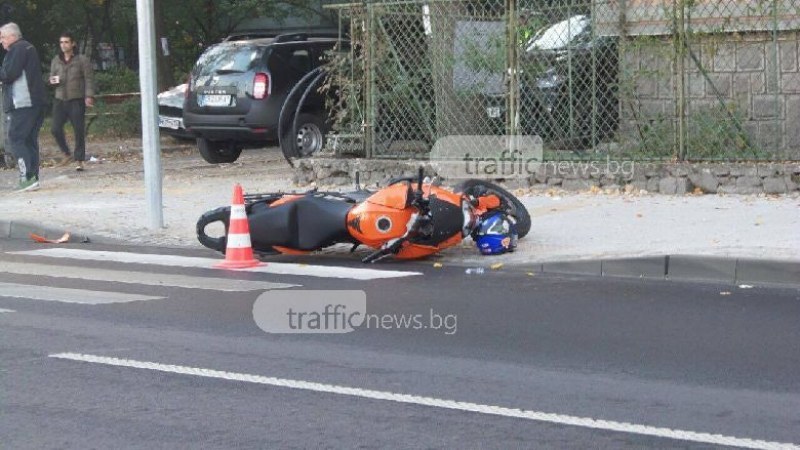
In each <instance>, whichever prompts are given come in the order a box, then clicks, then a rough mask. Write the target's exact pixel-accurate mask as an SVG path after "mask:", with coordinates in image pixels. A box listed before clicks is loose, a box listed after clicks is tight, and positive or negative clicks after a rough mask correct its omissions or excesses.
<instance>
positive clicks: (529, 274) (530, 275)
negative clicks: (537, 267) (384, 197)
mask: <svg viewBox="0 0 800 450" xmlns="http://www.w3.org/2000/svg"><path fill="white" fill-rule="evenodd" d="M528 276H529V277H535V276H536V274H535V273H533V272H528Z"/></svg>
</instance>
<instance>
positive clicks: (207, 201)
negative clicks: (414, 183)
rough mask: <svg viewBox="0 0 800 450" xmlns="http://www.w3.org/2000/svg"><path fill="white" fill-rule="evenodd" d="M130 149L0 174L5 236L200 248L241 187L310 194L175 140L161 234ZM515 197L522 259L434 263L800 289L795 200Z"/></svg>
mask: <svg viewBox="0 0 800 450" xmlns="http://www.w3.org/2000/svg"><path fill="white" fill-rule="evenodd" d="M165 142H172V141H165ZM162 145H168V144H162ZM128 150H131V153H127V152H126V151H125V149H123V151H119V150H118V149H113V150H111V151H106V152H99V151H98V150H97V149H95V150H94V153H92V150H91V149H90V153H92V154H95V155H96V156H97V157H98V158H99V159H100V160H101V162H99V163H89V164H87V168H88V170H87V171H86V172H84V173H78V172H75V171H74V169H73V168H72V167H67V168H53V167H44V168H43V169H42V172H41V180H42V188H41V190H39V191H36V192H30V193H20V194H17V193H13V192H11V191H12V189H13V188H14V186H15V185H16V182H17V174H16V171H12V170H3V171H0V237H5V236H8V235H9V234H13V235H14V236H16V237H24V236H26V235H27V233H28V232H29V231H31V226H34V227H39V228H45V229H48V230H50V234H57V235H58V236H60V235H61V234H63V232H64V231H69V232H71V233H73V234H76V235H88V236H90V237H91V238H92V240H94V241H97V240H98V239H102V238H111V239H116V240H121V241H124V242H129V243H136V244H151V245H160V246H178V247H194V248H201V246H200V244H199V243H198V242H197V239H196V235H195V223H196V221H197V218H198V217H199V216H200V215H201V214H202V213H203V212H205V211H207V210H209V209H213V208H216V207H218V206H223V205H227V204H229V202H230V197H231V192H232V186H233V184H234V183H235V182H239V183H241V184H242V186H243V187H244V189H245V192H249V193H255V192H265V191H271V190H272V191H275V190H292V189H303V187H295V186H292V185H291V177H292V174H291V171H290V170H289V168H288V166H287V165H286V163H285V162H284V161H283V158H282V157H281V156H280V153H279V152H278V151H277V150H275V149H272V150H251V151H246V152H245V153H244V154H243V155H242V158H241V159H240V160H239V161H238V162H237V163H235V164H228V165H221V166H212V165H208V164H206V163H205V162H204V161H203V160H202V159H201V158H200V157H199V155H197V153H196V150H194V148H193V146H191V145H189V146H185V147H180V146H175V145H174V143H173V148H171V149H170V150H171V151H165V152H164V157H163V159H162V165H163V168H164V181H163V203H164V220H165V225H166V228H164V229H161V230H149V229H147V228H146V220H147V205H146V203H145V196H144V182H143V171H142V162H141V157H140V156H139V155H138V154H137V152H136V151H135V149H128ZM45 159H46V158H45ZM516 193H517V194H518V195H520V196H521V197H520V198H521V199H522V201H523V202H524V203H525V205H526V206H527V207H528V209H529V210H530V212H531V216H532V218H533V227H532V229H531V232H530V234H529V235H528V237H527V238H525V239H523V240H522V241H521V242H520V246H519V249H518V251H517V252H515V253H513V254H509V255H504V256H500V257H482V256H480V255H478V254H477V252H476V250H475V248H474V247H473V246H472V244H471V240H469V239H468V240H466V241H465V242H464V243H462V245H461V246H460V247H458V248H454V249H449V250H447V251H445V252H443V253H442V254H441V256H440V257H437V258H436V259H435V260H434V261H435V262H440V263H442V264H454V265H466V266H478V265H481V266H487V267H488V266H489V265H491V264H496V263H502V264H504V265H507V266H520V265H521V266H527V267H530V268H531V270H534V271H544V272H548V271H551V272H566V273H580V274H587V273H588V274H597V275H600V274H606V275H627V276H636V275H637V274H638V276H642V277H654V278H664V275H665V274H667V275H669V274H678V273H680V272H686V273H685V275H687V276H685V278H693V275H695V276H694V278H698V277H699V278H702V279H712V280H721V281H727V280H730V281H732V282H737V281H741V280H744V279H747V277H746V276H745V277H744V278H743V277H742V275H743V272H742V270H744V269H743V268H745V267H750V265H752V264H753V263H752V261H755V263H756V264H757V265H758V266H759V267H760V269H758V270H761V271H764V270H766V272H767V273H768V274H769V273H773V274H775V273H778V272H781V271H783V272H784V274H783V275H778V276H777V279H773V278H772V276H766V275H762V276H761V278H762V279H763V281H765V282H779V283H789V284H798V285H800V195H797V194H794V195H790V196H781V197H766V196H727V197H726V196H717V195H705V196H677V197H672V196H662V195H655V194H638V193H637V194H606V193H591V192H585V193H567V192H553V191H548V192H532V191H517V192H516ZM12 232H13V233H12ZM58 236H55V237H58ZM50 237H52V236H50ZM347 248H349V246H348V247H347ZM330 251H332V252H341V253H342V254H346V252H347V249H345V248H344V247H337V248H334V249H332V250H330ZM666 256H669V257H670V258H665V257H666ZM631 258H639V259H635V260H631ZM641 258H644V259H641ZM576 261H577V263H576ZM737 261H738V262H737ZM762 261H771V262H770V263H769V264H772V262H774V261H777V262H778V263H777V264H778V265H777V266H773V265H768V266H767V267H766V269H765V268H764V267H763V263H762ZM564 262H567V263H566V264H564ZM743 264H744V265H743ZM748 264H749V265H748ZM775 267H778V269H776V268H775ZM621 268H622V269H621ZM748 270H751V269H748ZM776 270H777V272H776ZM695 272H696V273H695ZM764 277H766V278H764ZM670 278H675V276H671V277H670ZM756 281H759V280H756Z"/></svg>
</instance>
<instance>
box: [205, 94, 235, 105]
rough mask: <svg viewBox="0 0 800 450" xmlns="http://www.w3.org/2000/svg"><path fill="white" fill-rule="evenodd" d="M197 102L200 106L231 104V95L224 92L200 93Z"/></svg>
mask: <svg viewBox="0 0 800 450" xmlns="http://www.w3.org/2000/svg"><path fill="white" fill-rule="evenodd" d="M197 104H199V105H200V106H230V105H231V96H230V95H222V94H210V95H199V96H198V97H197Z"/></svg>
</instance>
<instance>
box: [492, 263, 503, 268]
mask: <svg viewBox="0 0 800 450" xmlns="http://www.w3.org/2000/svg"><path fill="white" fill-rule="evenodd" d="M489 267H491V268H492V270H499V269H502V268H503V263H497V264H492V265H491V266H489Z"/></svg>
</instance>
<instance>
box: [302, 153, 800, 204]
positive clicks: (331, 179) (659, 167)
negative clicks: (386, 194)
mask: <svg viewBox="0 0 800 450" xmlns="http://www.w3.org/2000/svg"><path fill="white" fill-rule="evenodd" d="M593 163H595V164H593ZM420 165H422V166H423V167H424V168H425V172H426V174H427V175H433V174H435V171H434V169H433V167H432V166H431V165H429V164H427V163H425V162H420V161H413V160H405V161H387V160H365V159H335V158H313V159H303V160H299V161H297V165H296V167H295V175H294V182H295V184H298V185H308V184H310V183H315V184H316V185H317V186H318V187H327V186H353V185H354V183H355V177H356V172H358V173H359V178H360V180H359V181H360V183H361V185H362V186H376V185H378V186H382V185H385V184H386V182H387V181H388V180H390V179H391V178H393V177H398V176H403V175H414V174H416V171H417V168H418V167H420ZM457 181H458V180H447V184H454V183H455V182H457ZM503 184H504V185H506V186H507V187H509V188H512V189H517V188H529V187H533V188H547V187H549V188H559V189H564V190H569V191H581V190H587V189H591V188H593V187H597V188H601V189H620V190H634V191H640V190H645V191H648V192H659V193H662V194H677V195H680V194H686V193H693V192H696V191H697V192H703V193H708V194H714V193H720V194H761V193H764V194H783V193H791V192H798V191H800V163H797V162H794V163H741V164H723V163H718V164H716V163H715V164H710V163H699V164H689V163H684V164H676V163H635V162H626V163H624V164H616V163H612V164H609V161H607V160H606V161H595V162H580V163H578V162H576V163H570V162H561V163H545V164H543V165H542V166H541V167H539V169H538V171H537V172H536V173H535V174H532V175H530V176H528V177H527V178H517V179H507V180H503Z"/></svg>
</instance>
